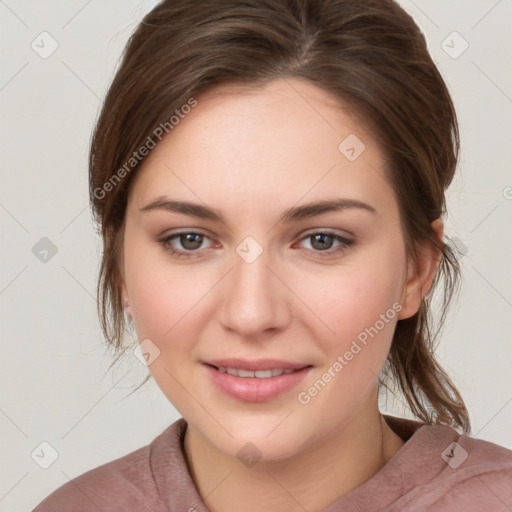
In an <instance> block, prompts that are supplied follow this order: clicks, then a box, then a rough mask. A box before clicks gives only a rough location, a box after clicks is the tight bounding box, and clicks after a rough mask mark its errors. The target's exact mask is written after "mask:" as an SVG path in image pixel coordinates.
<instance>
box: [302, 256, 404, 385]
mask: <svg viewBox="0 0 512 512" xmlns="http://www.w3.org/2000/svg"><path fill="white" fill-rule="evenodd" d="M377 254H378V258H377V257H372V254H368V258H361V259H360V260H358V261H357V262H354V264H353V265H351V266H350V267H349V266H347V267H346V268H340V272H338V273H337V274H336V276H331V277H330V279H328V280H327V279H326V280H325V281H324V282H323V283H322V286H319V287H317V288H316V291H314V290H315V289H313V288H311V289H310V290H309V296H310V297H311V298H312V300H317V301H319V302H320V303H321V304H322V307H321V308H319V311H322V320H323V321H324V323H325V324H326V325H328V326H329V328H330V330H331V331H334V333H332V332H331V333H330V334H329V335H327V336H326V335H322V337H321V338H319V339H322V340H323V341H322V342H321V343H322V347H321V348H322V350H323V352H324V353H325V354H326V356H327V357H326V361H325V368H329V367H331V366H332V365H333V364H334V363H335V362H336V361H338V362H340V364H341V365H342V366H343V370H342V373H343V374H345V377H348V376H349V375H350V376H351V377H350V382H351V384H353V385H354V386H357V385H359V384H360V382H361V379H363V380H364V379H367V380H368V379H370V380H372V379H373V378H374V376H375V374H377V375H378V374H379V372H380V370H381V368H382V365H383V363H384V362H385V360H386V358H387V355H388V352H389V349H390V346H391V341H392V336H393V332H394V329H395V325H396V322H397V321H398V314H399V312H400V310H401V305H400V303H399V302H398V301H399V298H400V290H401V278H402V265H403V263H404V261H403V260H402V256H401V253H400V252H399V250H394V249H393V248H392V247H390V248H388V250H382V248H381V250H380V251H376V252H375V255H377ZM313 297H314V298H313ZM339 357H341V361H340V360H339ZM363 368H364V369H363ZM337 369H338V370H340V366H339V365H338V366H337ZM368 369H370V370H371V372H370V371H367V370H368ZM338 373H340V372H338ZM340 380H344V379H340ZM346 384H347V382H345V385H346Z"/></svg>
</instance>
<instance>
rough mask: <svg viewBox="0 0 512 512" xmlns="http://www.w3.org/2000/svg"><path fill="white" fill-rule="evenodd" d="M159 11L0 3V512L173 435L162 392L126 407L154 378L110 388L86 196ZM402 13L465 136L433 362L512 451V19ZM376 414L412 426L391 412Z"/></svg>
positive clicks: (131, 5)
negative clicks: (115, 86) (422, 38)
mask: <svg viewBox="0 0 512 512" xmlns="http://www.w3.org/2000/svg"><path fill="white" fill-rule="evenodd" d="M155 3H156V2H154V1H146V2H140V1H135V0H108V1H107V0H103V1H99V0H89V1H86V0H68V1H66V2H64V1H61V2H58V1H55V0H51V1H50V0H48V1H45V2H36V1H35V0H33V1H29V0H8V1H0V17H1V24H0V33H1V34H2V35H1V37H2V44H1V52H2V54H1V75H0V109H1V119H2V123H1V130H2V131H1V134H2V135H1V141H2V153H1V163H2V175H1V179H2V181H1V187H0V223H1V226H2V245H1V247H2V248H1V266H0V307H1V350H2V358H1V359H0V365H1V368H0V382H1V390H2V392H1V398H0V431H1V447H0V460H1V461H2V463H1V470H0V510H2V511H9V512H16V511H24V510H29V509H31V508H32V507H33V506H35V505H36V504H37V503H38V502H39V501H40V500H41V499H42V498H43V497H44V496H46V495H47V494H49V493H50V492H51V491H53V490H54V489H56V488H57V487H58V486H60V485H61V484H63V483H65V482H67V481H68V480H69V479H70V478H73V477H75V476H77V475H78V474H80V473H83V472H84V471H86V470H89V469H92V468H94V467H96V466H98V465H100V464H103V463H105V462H107V461H109V460H112V459H114V458H117V457H120V456H122V455H125V454H127V453H129V452H130V451H133V450H135V449H137V448H139V447H141V446H144V445H146V444H148V443H149V442H150V441H151V440H152V439H153V438H154V437H156V436H157V435H158V434H159V433H160V432H161V431H162V430H163V429H164V428H165V427H167V426H168V425H169V424H170V423H171V422H173V421H174V420H176V419H177V418H178V417H179V415H178V414H177V412H176V411H175V410H174V408H173V407H172V405H171V404H170V403H169V402H168V401H167V399H165V398H164V397H163V395H162V394H161V392H160V390H159V389H158V388H157V386H156V384H155V383H154V382H153V381H150V382H149V383H147V384H146V385H145V386H143V387H142V388H141V389H139V390H138V391H136V392H135V393H134V394H132V395H129V393H130V392H131V391H132V389H133V387H134V386H136V385H137V384H138V383H139V382H140V381H141V380H142V379H143V378H144V376H145V374H146V372H147V369H146V368H145V367H144V366H143V365H142V364H141V363H140V362H139V361H138V359H136V358H135V356H130V357H127V358H125V359H124V360H123V361H121V362H120V363H118V364H117V365H116V366H115V367H114V368H113V369H112V370H111V371H107V368H108V365H109V363H110V361H111V354H110V353H109V351H108V350H107V349H106V348H105V346H104V344H103V342H102V338H101V334H100V329H99V323H98V320H97V316H96V302H95V285H96V274H97V270H98V263H99V256H100V241H99V237H98V236H97V235H96V234H95V231H94V228H93V225H92V223H91V216H90V213H89V209H88V195H87V194H88V189H87V167H86V161H87V149H88V142H89V138H90V133H91V130H92V126H93V123H94V120H95V118H96V115H97V113H98V109H99V107H100V104H101V100H102V98H103V95H104V93H105V91H106V88H107V87H108V84H109V82H110V81H111V79H112V77H113V74H114V71H115V68H116V63H117V61H118V57H119V55H120V53H121V50H122V48H123V46H124V43H125V42H126V40H127V38H128V36H129V35H130V33H131V32H132V30H133V29H134V28H135V26H136V24H137V22H138V21H139V20H140V19H141V17H142V16H143V14H145V12H147V11H148V10H149V9H150V8H151V7H152V6H153V5H155ZM401 3H402V5H403V6H404V7H405V8H406V10H407V11H408V12H409V13H411V14H412V15H413V16H414V18H415V19H416V21H417V23H418V24H419V25H420V27H421V28H422V30H423V31H424V32H425V34H426V36H427V39H428V42H429V48H430V50H431V53H432V55H433V57H434V60H435V61H436V63H437V64H438V66H439V68H440V70H441V72H442V74H443V76H444V77H445V79H446V82H447V83H448V86H449V88H450V91H451V93H452V95H453V98H454V101H455V105H456V108H457V110H458V114H459V121H460V125H461V138H462V158H461V161H460V165H459V170H458V175H457V178H456V179H455V181H454V183H453V184H452V186H451V188H450V190H449V194H448V211H449V216H448V219H447V225H446V233H447V234H448V235H449V236H451V237H453V238H454V239H455V240H456V244H457V247H458V248H459V250H460V252H461V253H462V254H461V263H462V267H463V273H464V281H463V285H462V289H461V293H460V296H459V300H458V301H457V302H456V303H455V304H454V306H453V308H452V310H451V313H450V316H449V318H448V322H447V325H446V327H445V329H444V331H443V336H442V338H441V342H440V344H439V347H438V354H439V357H440V359H441V362H442V363H443V364H444V366H445V368H446V369H447V370H448V371H449V373H450V375H451V376H452V377H453V380H454V381H455V383H456V384H457V385H458V386H459V389H460V391H461V392H462V394H463V396H464V398H465V400H466V402H467V405H468V407H469V409H470V412H471V419H472V422H473V435H474V436H475V437H479V438H481V439H486V440H489V441H492V442H495V443H498V444H501V445H504V446H507V447H508V448H512V428H511V426H512V377H511V373H512V372H511V369H512V343H511V334H510V327H511V318H512V315H511V313H512V275H511V272H510V261H511V258H510V255H511V252H512V251H511V249H512V236H511V235H512V222H511V220H512V216H511V210H512V174H511V171H510V162H511V161H512V158H511V157H512V149H511V146H512V145H511V141H510V133H511V132H512V99H511V98H512V73H511V69H512V68H511V66H510V62H511V57H512V44H511V38H510V27H511V21H512V1H511V0H500V1H496V0H478V1H477V0H473V1H468V0H454V1H450V2H447V1H446V0H428V1H427V0H415V1H414V2H413V1H411V0H403V1H402V2H401ZM44 31H46V32H48V33H49V34H50V35H40V34H41V33H42V32H44ZM454 31H456V32H457V33H458V34H459V35H457V34H453V32H454ZM465 41H467V44H468V45H469V47H468V48H467V49H466V50H465V51H464V52H462V50H464V48H465V46H466V43H465ZM52 44H53V45H55V44H58V48H57V49H56V50H55V51H54V53H52V54H51V55H48V53H49V52H50V51H51V50H52ZM33 46H34V48H33ZM41 239H43V240H42V241H41ZM45 250H46V251H47V252H46V253H45V252H44V251H45ZM55 250H56V251H57V252H56V253H55V254H53V252H55ZM507 262H508V263H507ZM391 398H393V397H391ZM382 410H383V411H384V412H386V411H389V412H393V413H395V414H400V413H402V410H401V404H400V402H399V401H397V400H396V399H394V400H393V399H389V400H384V397H383V402H382ZM44 441H45V442H47V443H50V445H51V446H52V447H53V449H54V450H56V452H57V453H58V457H57V459H56V460H55V461H53V463H52V464H51V465H50V466H49V467H48V468H47V469H43V468H42V467H41V465H45V464H49V463H50V462H52V453H53V452H52V449H51V448H49V447H48V446H46V445H42V446H40V443H41V442H44ZM31 454H33V455H31ZM38 454H39V456H38Z"/></svg>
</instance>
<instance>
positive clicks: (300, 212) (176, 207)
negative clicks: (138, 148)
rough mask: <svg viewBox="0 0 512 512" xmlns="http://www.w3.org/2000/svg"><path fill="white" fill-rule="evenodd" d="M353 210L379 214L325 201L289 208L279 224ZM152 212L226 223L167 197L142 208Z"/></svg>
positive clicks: (358, 204)
mask: <svg viewBox="0 0 512 512" xmlns="http://www.w3.org/2000/svg"><path fill="white" fill-rule="evenodd" d="M352 208H357V209H361V210H363V211H368V212H370V213H373V214H377V210H375V208H373V206H370V205H369V204H366V203H363V202H362V201H359V200H358V199H345V198H338V199H331V200H324V201H317V202H312V203H307V204H305V205H302V206H294V207H292V208H288V209H287V210H285V211H284V212H283V214H282V215H281V217H280V218H279V221H278V222H283V223H290V222H294V221H299V220H303V219H306V218H310V217H315V216H317V215H321V214H323V213H329V212H336V211H340V210H348V209H352ZM151 210H166V211H170V212H175V213H182V214H184V215H190V216H192V217H197V218H199V219H205V220H212V221H215V222H222V223H225V221H224V218H223V216H222V214H221V213H220V211H219V210H217V209H215V208H210V207H208V206H204V205H201V204H198V203H192V202H189V201H177V200H171V199H169V198H167V197H159V198H157V199H156V200H155V201H152V202H151V203H149V204H147V205H146V206H144V207H142V208H140V211H141V212H146V211H151Z"/></svg>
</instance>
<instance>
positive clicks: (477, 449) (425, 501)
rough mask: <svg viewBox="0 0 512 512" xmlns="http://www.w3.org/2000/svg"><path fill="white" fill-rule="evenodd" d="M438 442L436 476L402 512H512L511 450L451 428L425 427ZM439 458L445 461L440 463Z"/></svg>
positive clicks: (416, 492) (418, 489)
mask: <svg viewBox="0 0 512 512" xmlns="http://www.w3.org/2000/svg"><path fill="white" fill-rule="evenodd" d="M424 429H428V430H430V433H431V435H432V436H435V437H436V438H437V440H438V447H439V449H438V450H436V453H431V454H430V455H431V458H432V459H436V461H437V462H436V463H437V464H439V466H438V468H437V471H436V472H435V475H433V477H432V478H431V479H429V480H428V481H427V482H425V483H424V484H423V485H420V486H418V487H416V488H415V489H414V491H413V492H412V493H410V494H409V496H408V497H406V498H405V500H404V501H405V502H407V504H406V503H402V504H403V505H405V506H404V507H403V508H401V509H400V510H407V511H408V510H410V511H412V510H428V511H434V510H435V511H436V512H444V511H446V512H448V511H450V512H451V511H454V510H465V511H466V512H472V511H475V512H476V511H479V512H480V511H481V510H511V509H512V450H509V449H508V448H505V447H503V446H500V445H498V444H495V443H491V442H489V441H484V440H482V439H477V438H473V437H470V436H468V435H465V434H463V435H460V434H459V433H458V432H456V431H455V430H454V429H452V428H451V427H446V426H425V427H424ZM439 458H441V459H442V461H439Z"/></svg>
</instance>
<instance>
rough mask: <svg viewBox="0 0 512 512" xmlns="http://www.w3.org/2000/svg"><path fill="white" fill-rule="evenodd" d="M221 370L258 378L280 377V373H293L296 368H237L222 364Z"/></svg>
mask: <svg viewBox="0 0 512 512" xmlns="http://www.w3.org/2000/svg"><path fill="white" fill-rule="evenodd" d="M218 370H219V372H221V373H228V374H229V375H234V376H235V377H244V378H246V377H257V378H258V379H268V378H270V377H278V376H279V375H283V374H285V375H286V374H288V373H292V372H294V371H295V370H292V369H287V370H280V369H274V370H257V371H255V372H254V371H252V370H238V369H237V368H224V367H222V366H220V367H219V368H218Z"/></svg>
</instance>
